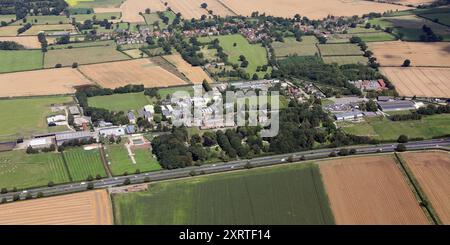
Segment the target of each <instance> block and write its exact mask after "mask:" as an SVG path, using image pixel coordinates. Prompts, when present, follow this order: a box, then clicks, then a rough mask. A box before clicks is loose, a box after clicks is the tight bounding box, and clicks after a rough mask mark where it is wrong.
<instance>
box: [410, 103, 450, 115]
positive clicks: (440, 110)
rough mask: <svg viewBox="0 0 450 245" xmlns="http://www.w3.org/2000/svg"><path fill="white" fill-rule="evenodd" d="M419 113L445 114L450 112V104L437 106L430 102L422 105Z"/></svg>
mask: <svg viewBox="0 0 450 245" xmlns="http://www.w3.org/2000/svg"><path fill="white" fill-rule="evenodd" d="M417 113H419V114H421V115H434V114H444V113H450V105H439V106H435V105H433V104H429V105H427V106H426V107H421V108H419V109H418V110H417Z"/></svg>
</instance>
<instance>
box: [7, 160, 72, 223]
mask: <svg viewBox="0 0 450 245" xmlns="http://www.w3.org/2000/svg"><path fill="white" fill-rule="evenodd" d="M50 181H53V182H54V183H65V182H69V181H70V179H69V175H68V173H67V169H66V167H65V166H64V161H63V159H62V157H61V154H59V153H39V154H27V153H25V151H8V152H1V153H0V188H8V189H9V190H11V189H12V188H13V187H17V188H30V187H39V186H46V185H47V184H48V183H49V182H50ZM0 222H1V221H0Z"/></svg>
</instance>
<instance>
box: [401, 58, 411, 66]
mask: <svg viewBox="0 0 450 245" xmlns="http://www.w3.org/2000/svg"><path fill="white" fill-rule="evenodd" d="M410 65H411V61H410V60H409V59H406V60H405V61H403V65H402V66H403V67H409V66H410Z"/></svg>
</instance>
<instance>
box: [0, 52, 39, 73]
mask: <svg viewBox="0 0 450 245" xmlns="http://www.w3.org/2000/svg"><path fill="white" fill-rule="evenodd" d="M0 64H1V65H0V73H3V72H13V71H26V70H33V69H41V68H42V52H41V50H0Z"/></svg>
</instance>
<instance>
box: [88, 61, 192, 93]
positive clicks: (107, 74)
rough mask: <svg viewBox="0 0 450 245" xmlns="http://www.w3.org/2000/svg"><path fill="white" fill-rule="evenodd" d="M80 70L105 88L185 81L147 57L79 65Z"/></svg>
mask: <svg viewBox="0 0 450 245" xmlns="http://www.w3.org/2000/svg"><path fill="white" fill-rule="evenodd" d="M79 69H80V71H81V72H82V73H83V74H84V75H86V76H87V77H89V78H90V79H92V80H93V81H95V82H96V83H97V84H99V85H100V86H102V87H105V88H117V87H121V86H125V85H128V84H143V85H144V86H145V87H146V88H150V87H169V86H176V85H184V84H186V82H185V81H183V80H181V79H180V78H179V77H177V76H175V75H174V74H172V73H170V72H168V71H167V70H165V69H163V68H161V67H160V66H157V65H155V64H154V63H153V62H151V61H150V60H149V59H134V60H129V61H120V62H110V63H102V64H94V65H85V66H81V67H80V68H79Z"/></svg>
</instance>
